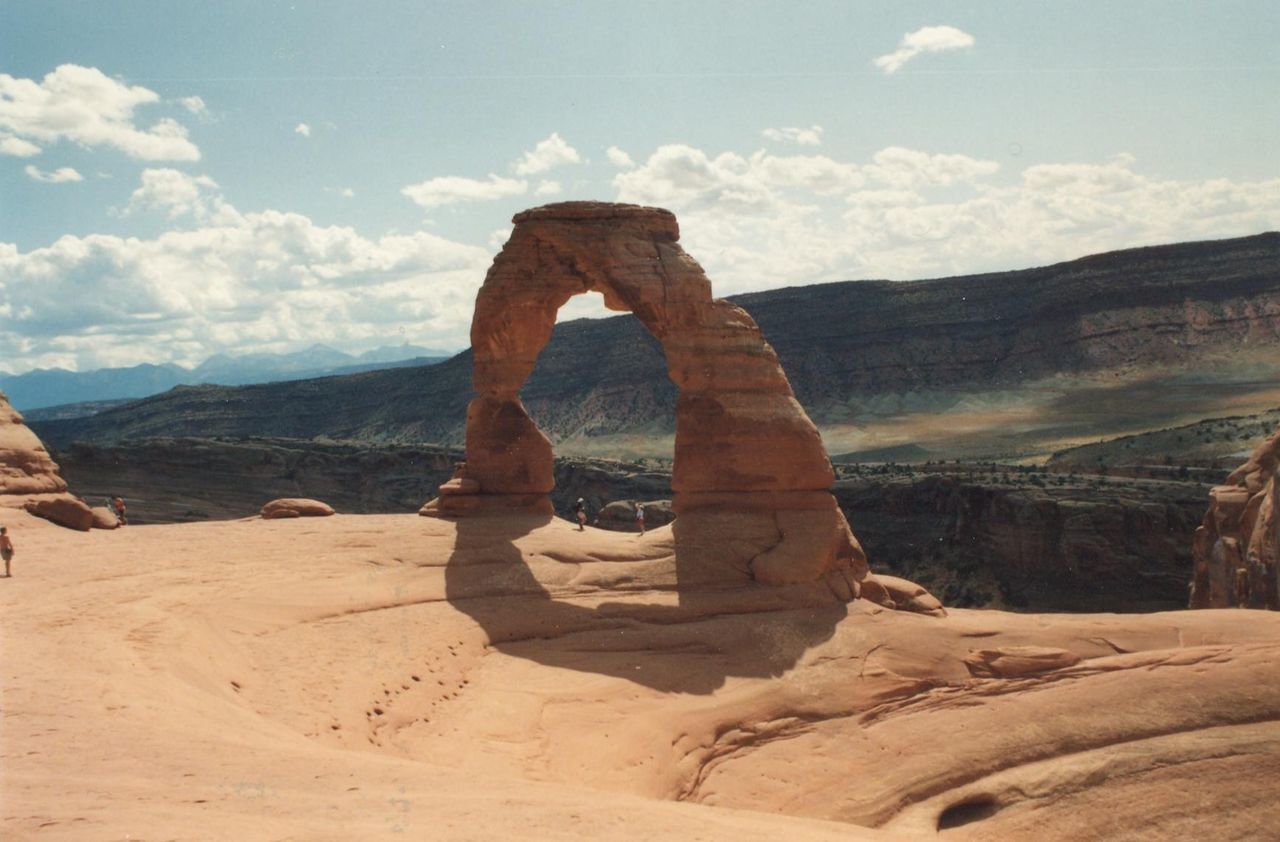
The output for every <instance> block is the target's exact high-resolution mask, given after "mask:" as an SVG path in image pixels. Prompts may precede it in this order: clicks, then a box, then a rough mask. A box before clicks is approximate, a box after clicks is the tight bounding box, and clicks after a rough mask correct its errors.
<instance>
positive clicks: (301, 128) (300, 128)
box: [293, 123, 311, 137]
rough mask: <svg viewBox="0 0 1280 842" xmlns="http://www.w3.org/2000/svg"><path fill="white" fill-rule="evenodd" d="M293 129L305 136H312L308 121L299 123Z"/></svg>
mask: <svg viewBox="0 0 1280 842" xmlns="http://www.w3.org/2000/svg"><path fill="white" fill-rule="evenodd" d="M293 130H294V132H295V133H297V134H300V135H302V136H303V137H311V127H310V126H308V125H307V124H306V123H299V124H298V125H296V126H294V127H293Z"/></svg>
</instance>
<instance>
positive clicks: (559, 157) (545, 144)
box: [511, 132, 582, 175]
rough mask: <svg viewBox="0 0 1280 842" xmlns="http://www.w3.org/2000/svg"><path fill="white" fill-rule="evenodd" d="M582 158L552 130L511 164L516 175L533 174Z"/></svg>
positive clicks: (577, 161) (575, 161)
mask: <svg viewBox="0 0 1280 842" xmlns="http://www.w3.org/2000/svg"><path fill="white" fill-rule="evenodd" d="M581 160H582V158H581V157H579V155H578V150H576V149H574V148H573V147H572V146H570V145H569V144H567V143H565V141H564V139H563V138H561V137H560V135H559V134H557V133H555V132H552V133H551V136H550V137H548V138H547V139H546V140H542V141H539V142H538V145H537V146H535V147H534V148H533V149H532V150H531V151H529V152H526V153H524V155H523V156H522V157H521V158H520V160H518V161H516V162H515V163H514V164H512V165H511V169H512V171H513V172H514V173H515V174H516V175H535V174H537V173H540V172H546V171H547V170H550V169H553V168H555V167H559V166H563V165H565V164H577V163H579V162H581Z"/></svg>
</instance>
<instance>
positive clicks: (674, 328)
mask: <svg viewBox="0 0 1280 842" xmlns="http://www.w3.org/2000/svg"><path fill="white" fill-rule="evenodd" d="M513 221H514V222H515V229H514V230H513V231H512V234H511V238H510V239H509V240H508V241H507V244H506V246H504V247H503V249H502V251H501V252H500V253H499V254H498V256H497V257H496V258H495V259H494V262H493V266H492V267H491V268H490V270H489V273H488V275H487V277H486V278H485V282H484V285H483V286H482V287H481V289H480V292H479V294H478V296H477V298H476V308H475V316H474V319H473V321H472V325H471V348H472V353H473V360H474V369H473V375H472V380H473V385H474V387H475V390H476V392H477V393H478V396H477V397H476V398H475V399H474V400H473V401H472V402H471V404H470V406H469V407H468V410H467V434H466V451H467V461H466V463H465V465H463V466H461V468H460V470H459V472H458V473H457V474H456V475H455V477H454V478H453V479H452V480H450V482H448V483H446V484H445V485H444V486H443V487H442V488H441V495H440V497H439V498H438V499H437V500H434V501H432V502H430V503H428V504H427V506H426V507H424V510H423V514H439V515H443V516H458V515H466V514H475V513H477V512H485V511H494V510H512V509H515V510H522V509H523V510H530V509H532V510H536V511H538V512H542V513H546V512H549V511H550V502H549V501H548V498H547V494H548V493H549V492H550V491H551V490H552V488H553V487H554V479H553V458H552V449H551V442H550V441H549V440H548V438H547V437H546V435H544V434H543V433H542V431H541V430H539V429H538V426H537V425H536V424H535V423H534V421H533V419H532V418H530V417H529V414H528V412H527V411H526V410H525V407H524V404H523V403H522V402H521V400H520V388H521V386H523V385H524V383H525V381H526V379H528V377H529V375H530V373H531V372H532V371H533V368H534V364H535V362H536V361H537V358H538V354H539V352H541V351H542V349H543V347H544V346H545V345H546V344H547V342H548V340H549V339H550V338H551V331H552V328H553V327H554V326H555V320H556V313H557V311H559V309H560V307H561V306H562V305H564V304H565V302H567V301H568V300H569V299H570V298H571V297H573V296H575V295H579V294H581V293H585V292H596V293H599V294H601V295H602V296H603V297H604V303H605V306H606V307H608V308H609V309H611V310H616V311H622V312H631V313H633V314H635V316H636V318H638V319H639V320H640V322H641V323H642V324H643V325H644V326H645V328H646V329H647V330H648V331H649V332H650V333H651V334H652V335H653V336H654V337H655V338H656V339H657V340H658V342H659V343H660V344H661V345H662V348H663V351H664V353H665V356H666V363H667V373H668V376H669V377H670V378H671V380H672V382H673V383H674V384H675V385H676V387H677V388H678V390H679V398H678V400H677V402H676V442H675V466H674V470H673V476H672V482H671V487H672V490H673V491H674V499H673V509H674V511H675V512H676V514H677V515H678V517H679V519H680V521H679V523H680V526H681V529H680V534H681V542H683V543H684V544H685V545H686V547H688V548H689V550H690V552H693V553H694V554H697V553H698V552H699V550H702V549H706V548H707V547H709V546H711V543H713V542H714V541H713V539H714V538H723V539H725V541H724V542H718V548H719V551H720V552H721V553H722V554H723V553H728V552H731V550H730V547H732V546H734V542H733V541H732V540H731V539H732V538H733V537H734V536H735V535H737V534H740V532H739V528H740V526H741V524H740V523H739V521H740V520H741V519H742V518H743V517H747V518H749V519H751V520H752V521H753V522H754V525H756V526H759V525H763V526H765V527H767V528H766V529H764V530H763V533H764V534H763V535H762V536H761V540H755V541H749V542H738V545H739V546H741V549H740V551H739V552H741V553H743V554H749V556H748V557H747V558H745V559H743V560H742V561H743V565H742V566H743V567H744V568H745V569H746V570H748V571H749V574H750V575H751V577H753V578H754V579H755V580H757V581H761V582H766V583H770V584H793V583H800V582H809V581H814V580H816V579H818V578H820V577H822V576H824V575H827V574H831V573H834V572H837V571H839V572H840V574H841V575H840V577H839V578H840V579H841V581H842V582H843V583H844V584H843V585H842V586H841V587H842V589H843V590H844V592H845V593H846V594H848V593H849V592H852V596H854V597H856V596H858V590H859V586H858V583H859V582H861V581H862V579H864V578H865V577H866V575H867V563H866V557H865V555H864V554H863V552H862V549H861V547H860V546H859V545H858V542H857V539H856V538H854V536H853V533H852V531H851V530H850V529H849V525H848V523H847V521H846V520H845V518H844V515H843V514H842V513H841V512H840V509H839V507H838V506H837V505H836V502H835V499H834V498H833V497H832V496H831V494H830V493H829V491H828V489H829V488H830V487H831V484H832V482H833V481H834V478H835V477H834V474H833V472H832V468H831V462H830V460H829V458H828V457H827V452H826V449H825V448H824V447H823V444H822V440H821V439H820V437H819V435H818V430H817V428H816V427H815V426H814V425H813V423H812V421H810V420H809V417H808V416H807V415H806V414H805V412H804V410H803V409H802V408H801V406H800V404H799V403H798V402H797V401H796V399H795V395H794V393H793V392H792V390H791V385H790V384H789V383H788V381H787V377H786V375H785V374H784V373H783V370H782V366H781V365H780V364H779V362H778V357H777V355H776V354H775V353H774V351H773V348H772V347H770V346H769V344H768V343H767V342H765V340H764V337H763V335H762V334H761V331H760V328H759V327H758V326H757V325H756V323H755V321H754V320H752V318H751V316H750V315H748V314H747V312H746V311H744V310H743V309H741V308H740V307H737V306H735V305H733V304H730V303H729V302H727V301H723V300H720V299H716V298H713V297H712V295H711V283H710V281H709V280H708V279H707V276H706V274H705V273H704V272H703V271H702V267H700V266H699V265H698V263H697V262H696V261H695V260H694V259H693V258H692V257H690V256H689V255H688V254H686V253H685V252H684V250H683V249H682V248H681V247H680V245H679V244H678V242H677V241H678V239H679V236H680V234H679V227H678V225H677V223H676V219H675V217H674V216H673V215H672V214H671V213H670V212H668V211H665V210H661V209H658V208H644V207H638V206H634V205H613V204H603V203H595V202H568V203H563V204H556V205H547V206H544V207H540V208H534V209H532V210H528V211H525V212H523V213H520V214H517V215H516V217H515V218H514V220H513ZM591 364H592V361H591V360H582V361H581V365H582V366H583V367H589V366H590V365H591ZM749 531H751V532H752V533H753V534H755V530H749ZM694 548H699V550H694ZM730 563H731V564H732V562H730Z"/></svg>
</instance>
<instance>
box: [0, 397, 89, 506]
mask: <svg viewBox="0 0 1280 842" xmlns="http://www.w3.org/2000/svg"><path fill="white" fill-rule="evenodd" d="M0 508H7V509H25V510H27V511H29V512H31V513H32V514H34V515H37V516H39V517H43V518H47V519H48V520H52V521H53V522H55V523H59V524H62V525H63V526H69V527H71V528H72V529H80V530H87V529H89V528H90V527H91V526H92V525H93V512H91V511H90V510H89V507H88V506H87V505H86V504H85V503H83V502H82V501H80V500H79V499H77V498H76V497H74V496H72V495H71V494H69V493H68V492H67V484H66V482H64V481H63V479H62V477H61V476H60V475H59V474H58V465H57V463H56V462H54V461H53V458H52V457H51V456H50V455H49V451H47V450H45V447H44V444H43V443H41V441H40V438H39V436H37V435H36V434H35V433H33V432H32V431H31V428H30V427H28V426H27V425H26V423H25V422H24V421H23V420H22V415H21V413H19V412H18V411H17V410H16V409H14V408H13V407H12V406H10V405H9V399H8V398H6V397H5V395H4V393H3V392H0Z"/></svg>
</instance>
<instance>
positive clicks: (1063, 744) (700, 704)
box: [0, 515, 1280, 842]
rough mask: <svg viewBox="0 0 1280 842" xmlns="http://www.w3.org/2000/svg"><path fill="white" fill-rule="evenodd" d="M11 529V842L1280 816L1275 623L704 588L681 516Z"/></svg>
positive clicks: (6, 625) (5, 665)
mask: <svg viewBox="0 0 1280 842" xmlns="http://www.w3.org/2000/svg"><path fill="white" fill-rule="evenodd" d="M678 523H679V522H678V521H677V524H678ZM9 525H10V527H11V531H12V533H13V536H14V541H15V543H16V544H17V546H18V556H17V558H16V559H15V568H14V572H15V578H13V579H10V580H0V632H2V633H3V638H2V642H3V648H2V650H0V679H2V680H3V688H4V696H3V730H0V807H2V812H3V825H0V835H2V836H3V837H4V838H6V839H85V838H93V839H124V838H132V839H167V838H181V839H233V838H241V839H261V838H285V837H289V838H299V837H300V838H307V839H351V838H359V839H370V838H447V839H490V838H495V837H498V836H503V837H506V838H525V839H535V838H536V839H579V838H588V837H590V838H593V839H600V838H633V839H655V838H679V839H726V838H727V839H734V840H755V839H760V840H764V839H769V840H776V839H846V840H847V839H854V840H859V839H865V840H880V839H929V838H934V837H935V836H936V835H938V830H937V829H938V828H939V826H940V825H941V826H942V827H943V828H944V830H943V832H942V833H941V836H942V837H943V838H946V839H984V840H988V839H1001V840H1018V839H1035V840H1036V841H1037V842H1048V841H1049V840H1067V839H1071V840H1078V839H1126V840H1129V839H1160V840H1167V839H1176V838H1197V837H1199V838H1204V839H1215V840H1220V839H1262V838H1268V836H1269V835H1273V834H1274V832H1275V828H1276V827H1277V820H1278V819H1280V813H1278V810H1280V807H1277V803H1276V799H1275V792H1276V789H1275V784H1276V781H1277V780H1280V723H1278V722H1277V718H1278V717H1280V615H1276V614H1274V613H1271V612H1264V611H1251V610H1240V609H1233V610H1220V611H1192V612H1176V613H1165V614H1153V615H1144V616H1132V615H1130V616H1116V615H1076V616H1063V615H1056V616H1050V615H1014V614H1006V613H1000V612H981V611H965V610H953V611H951V613H950V615H949V616H947V617H945V618H934V617H928V616H922V615H917V614H911V613H908V612H901V611H887V610H882V609H880V608H878V607H877V606H875V605H873V604H871V603H869V602H867V601H866V600H858V601H855V602H853V603H849V604H845V603H842V602H839V601H836V600H834V599H833V598H832V595H831V592H830V591H829V590H827V588H826V586H825V585H822V584H813V585H805V586H794V587H789V588H768V587H761V586H755V585H748V584H746V583H745V582H741V583H739V582H738V581H734V580H732V579H725V578H723V573H724V571H717V576H720V577H721V578H720V579H719V580H718V581H717V582H715V583H708V582H706V581H702V580H701V579H702V577H700V576H698V575H696V571H695V572H692V573H691V572H690V571H686V570H683V569H681V565H679V564H677V563H676V561H675V560H674V559H672V557H671V547H672V546H673V538H672V527H664V528H662V529H655V530H651V531H650V532H649V533H648V534H647V535H646V536H644V537H643V538H641V537H639V536H637V535H634V534H621V533H610V532H604V531H600V530H594V529H588V530H587V531H586V532H585V533H578V532H577V531H576V527H574V526H573V525H571V524H569V523H567V522H563V521H558V520H557V521H552V522H545V521H540V520H538V519H536V518H535V519H529V518H525V519H523V520H521V519H507V520H502V521H494V520H492V519H485V518H478V519H473V520H464V521H461V522H452V521H446V520H439V519H434V518H422V517H417V516H416V515H368V516H350V515H337V516H334V517H328V518H316V519H294V520H283V521H264V520H260V519H246V520H243V521H234V522H220V523H200V524H184V525H175V526H142V527H139V526H130V527H126V528H123V529H119V530H115V531H111V532H101V531H95V532H93V533H77V532H72V531H70V530H66V529H62V528H59V527H56V526H54V525H52V524H48V523H45V522H43V521H39V520H37V519H35V518H32V517H30V516H27V515H18V516H17V519H16V520H13V522H11V523H10V524H9ZM677 574H678V575H679V576H680V578H681V581H680V582H679V583H678V584H679V587H677V581H676V578H677ZM680 802H683V803H680ZM858 825H862V826H867V827H874V828H875V829H866V828H865V827H858ZM404 834H411V835H410V836H408V837H406V836H405V835H404Z"/></svg>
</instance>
